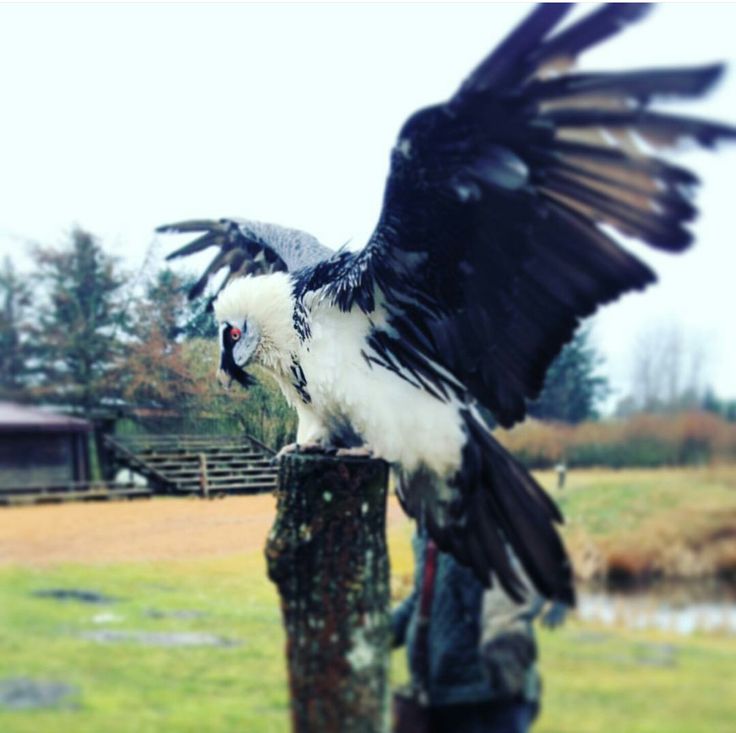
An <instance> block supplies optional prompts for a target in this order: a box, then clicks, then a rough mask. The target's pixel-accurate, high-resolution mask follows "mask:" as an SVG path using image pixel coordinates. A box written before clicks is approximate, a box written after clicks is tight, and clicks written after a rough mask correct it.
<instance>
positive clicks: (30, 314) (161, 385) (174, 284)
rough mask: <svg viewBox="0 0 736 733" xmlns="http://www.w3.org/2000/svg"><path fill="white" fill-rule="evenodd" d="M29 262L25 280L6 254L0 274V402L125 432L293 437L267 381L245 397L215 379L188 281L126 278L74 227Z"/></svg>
mask: <svg viewBox="0 0 736 733" xmlns="http://www.w3.org/2000/svg"><path fill="white" fill-rule="evenodd" d="M31 260H32V262H33V269H32V270H31V271H30V272H28V273H24V274H20V273H19V272H18V270H17V268H16V267H15V266H14V264H13V262H12V261H11V260H10V259H9V258H6V259H5V261H4V263H3V264H2V266H1V267H0V400H12V401H18V402H26V403H33V404H44V405H56V406H59V407H61V408H63V409H64V410H66V411H68V412H70V413H73V414H78V415H80V416H82V417H85V418H89V419H93V420H95V419H99V418H103V417H109V416H114V417H118V418H121V420H120V423H121V425H122V429H123V430H130V431H140V430H145V431H147V432H168V431H176V432H232V431H246V432H249V433H251V434H254V435H256V437H258V438H260V439H261V440H264V441H265V442H268V443H270V444H273V445H279V444H281V443H284V442H287V441H288V440H289V439H291V438H292V436H293V433H294V431H295V417H294V415H293V414H292V412H291V410H290V409H289V408H288V406H287V405H286V403H285V402H284V400H283V398H282V397H281V395H280V394H279V393H278V391H277V390H276V389H274V386H273V385H272V384H270V383H269V382H268V378H267V377H266V376H265V375H262V378H261V379H259V384H258V385H256V386H255V387H253V388H252V389H251V390H248V391H247V392H246V391H243V390H240V389H233V390H231V391H229V392H225V391H224V390H223V389H222V388H221V387H220V385H219V383H217V381H216V380H215V372H216V368H217V360H218V347H217V343H216V339H215V336H216V333H217V331H216V327H215V323H214V321H213V318H212V315H211V313H210V312H208V310H207V303H206V301H205V300H201V301H195V302H194V303H190V302H189V301H188V300H187V292H188V290H189V289H190V288H191V286H192V284H193V282H194V278H193V277H187V276H182V275H181V274H178V273H176V272H174V271H173V270H171V269H170V268H168V267H159V268H149V270H150V271H147V272H143V273H142V274H134V273H132V272H130V271H129V270H127V269H126V268H125V267H124V265H123V263H122V261H121V260H120V259H119V258H116V257H114V256H112V255H110V254H109V253H107V252H106V251H105V249H104V248H103V246H102V244H101V242H100V241H99V240H98V239H97V238H96V237H94V236H93V235H92V234H90V233H89V232H86V231H84V230H82V229H75V230H73V231H72V232H71V234H70V236H69V238H68V241H66V242H64V243H63V244H61V245H60V246H55V247H50V246H47V247H41V246H39V247H35V248H34V250H33V251H32V253H31ZM259 376H261V375H259Z"/></svg>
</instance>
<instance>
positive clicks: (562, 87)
mask: <svg viewBox="0 0 736 733" xmlns="http://www.w3.org/2000/svg"><path fill="white" fill-rule="evenodd" d="M568 10H569V6H568V5H562V4H550V5H542V6H539V7H538V8H537V9H536V10H534V11H533V12H532V13H531V14H530V15H529V16H528V17H527V19H526V20H525V21H524V22H523V23H522V24H521V25H520V26H519V27H518V28H517V29H516V30H515V31H513V32H512V33H511V35H510V36H508V38H506V40H505V41H503V43H501V45H500V46H499V47H498V48H497V49H496V50H495V51H494V52H493V53H491V54H490V55H489V56H488V58H486V59H485V60H484V61H483V62H482V63H481V64H480V66H478V68H477V69H476V70H475V71H474V72H473V73H472V74H471V75H470V76H469V77H468V78H467V80H466V81H465V82H464V83H463V85H462V86H461V88H460V90H459V91H458V92H457V93H456V94H455V96H454V97H452V98H451V99H450V100H449V101H448V102H447V103H445V104H441V105H437V106H434V107H429V108H427V109H424V110H421V111H419V112H417V113H416V114H415V115H413V116H412V117H411V118H410V119H409V120H408V121H407V122H406V124H405V125H404V127H403V129H402V130H401V132H400V135H399V139H398V142H397V144H396V146H395V148H394V150H393V152H392V158H391V171H390V175H389V178H388V181H387V185H386V191H385V198H384V204H383V210H382V213H381V216H380V220H379V223H378V226H377V228H376V230H375V232H374V234H373V235H372V237H371V239H370V241H369V243H368V245H367V246H366V247H365V249H364V250H363V251H362V252H359V253H357V254H355V255H353V256H352V257H351V259H350V261H349V262H348V261H347V260H346V259H345V257H344V256H343V257H342V258H341V259H340V258H336V259H335V270H334V271H332V272H330V267H329V266H328V265H327V264H324V265H321V266H319V267H318V268H316V270H315V277H314V281H313V284H314V286H315V287H316V286H320V287H325V286H326V287H327V290H328V293H329V294H331V295H332V297H333V299H334V302H336V303H337V304H338V305H339V306H340V307H341V308H343V309H348V308H350V307H352V306H353V305H354V304H357V305H359V306H360V307H362V308H364V309H367V310H370V309H371V308H372V307H373V306H374V300H373V297H374V293H376V292H377V293H380V296H379V297H381V298H382V301H383V305H384V306H385V308H386V310H387V312H388V321H387V326H386V327H385V328H378V329H376V330H375V331H374V335H373V336H372V344H371V345H372V347H373V351H374V353H375V354H376V355H377V356H376V357H375V358H376V360H380V361H381V362H382V363H383V364H384V365H386V366H388V368H395V369H396V370H400V371H401V372H402V374H403V375H404V376H406V377H407V378H409V379H411V380H413V381H415V382H416V383H418V384H421V385H422V386H424V387H425V388H427V389H429V390H431V391H433V392H434V393H436V394H437V395H438V396H440V397H442V396H443V395H446V394H448V393H450V392H452V391H454V392H456V393H460V394H462V393H463V391H464V390H465V391H466V394H467V392H469V393H470V394H471V395H472V396H473V397H474V398H475V399H477V400H478V401H479V402H480V403H481V404H482V405H484V406H485V407H487V408H488V409H490V410H491V412H492V413H493V414H494V416H495V417H496V419H497V420H498V421H499V422H500V423H501V425H503V426H510V425H512V424H513V423H514V422H516V421H518V420H519V419H521V418H523V416H524V414H525V411H526V401H527V400H528V399H529V398H534V397H536V396H537V395H538V393H539V391H540V390H541V388H542V386H543V381H544V375H545V372H546V371H547V369H548V367H549V365H550V363H551V362H552V360H553V359H554V358H555V356H556V355H557V354H558V353H559V351H560V350H561V348H562V346H563V345H564V344H565V342H567V341H568V340H569V339H570V338H571V336H572V334H573V333H574V331H575V329H576V327H577V325H578V324H579V322H580V319H581V318H583V317H585V316H588V315H590V314H591V313H592V312H593V311H594V310H595V309H596V308H597V307H598V306H599V305H601V304H603V303H606V302H609V301H611V300H613V299H615V298H617V297H618V296H619V295H621V294H622V293H624V292H626V291H628V290H633V289H641V288H644V287H645V286H646V285H647V284H649V283H651V282H652V281H653V280H654V279H655V278H654V274H653V272H652V271H651V270H650V269H649V268H648V267H647V266H646V265H645V264H643V263H642V262H641V261H639V260H638V259H637V258H636V257H634V256H633V255H632V254H630V253H628V252H627V251H626V250H625V249H623V248H622V247H621V246H619V245H618V244H617V243H616V241H615V240H614V239H613V238H612V237H611V236H610V235H609V233H608V232H607V231H606V230H605V228H602V226H601V225H608V226H609V227H611V228H613V229H614V230H616V231H617V232H619V233H621V234H624V235H626V236H629V237H633V238H635V239H638V240H641V241H642V242H645V243H647V244H649V245H651V246H653V247H656V248H659V249H662V250H665V251H668V252H679V251H681V250H683V249H685V248H686V247H687V246H688V245H689V244H690V242H691V238H692V237H691V234H690V232H689V231H688V229H687V228H686V225H687V224H688V222H690V221H691V220H692V219H693V218H694V216H695V214H696V209H695V207H694V205H693V202H692V188H693V186H694V184H695V183H696V182H697V181H696V177H695V176H694V175H693V174H692V173H691V172H689V171H688V170H685V169H683V168H682V167H678V166H676V165H673V164H671V163H670V162H667V161H666V160H663V159H661V158H659V157H657V152H658V151H660V150H665V149H670V148H673V147H675V146H677V145H678V144H679V143H680V142H682V141H691V142H693V143H695V144H697V145H700V146H704V147H712V146H713V145H714V144H715V143H716V142H717V141H719V140H721V139H724V138H735V137H736V129H734V128H732V127H728V126H725V125H721V124H717V123H713V122H710V121H704V120H698V119H692V118H686V117H682V116H679V115H673V114H665V113H662V112H655V111H652V109H651V107H652V103H653V102H654V101H657V100H661V99H662V98H666V97H697V96H700V95H702V94H703V93H705V92H706V91H707V90H708V89H709V88H710V87H711V86H712V85H713V84H714V82H715V81H716V80H717V79H718V78H719V76H720V75H721V72H722V68H721V66H720V65H710V66H704V67H700V68H678V69H662V70H647V71H624V72H614V73H576V72H574V71H573V70H572V67H573V65H574V62H575V61H576V59H577V57H578V56H579V55H580V54H581V53H582V52H583V51H585V50H586V49H587V48H589V47H591V46H593V45H595V44H597V43H599V42H600V41H602V40H604V39H606V38H608V37H609V36H612V35H614V34H615V33H617V32H619V31H620V30H621V29H622V28H623V27H624V26H626V25H627V24H629V23H631V22H634V21H636V20H638V19H639V18H641V17H642V15H643V14H644V13H645V12H646V10H647V8H646V6H643V5H640V4H614V5H608V6H604V7H602V8H601V9H598V10H596V11H594V12H592V13H590V14H589V15H588V16H586V17H584V18H583V19H581V20H580V21H578V22H577V23H575V24H573V25H571V26H569V27H568V28H566V29H563V30H560V31H557V32H555V28H556V26H557V25H558V24H559V22H560V21H561V19H562V18H563V16H564V15H565V14H566V13H567V12H568ZM376 286H377V287H376Z"/></svg>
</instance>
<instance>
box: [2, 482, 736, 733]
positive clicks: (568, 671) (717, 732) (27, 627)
mask: <svg viewBox="0 0 736 733" xmlns="http://www.w3.org/2000/svg"><path fill="white" fill-rule="evenodd" d="M606 480H607V479H606ZM618 480H620V481H621V482H622V483H626V482H627V481H628V482H632V481H633V482H634V484H632V485H635V482H636V477H628V478H627V477H625V476H623V475H621V474H619V477H618ZM605 485H606V484H605V481H604V482H603V484H602V486H605ZM576 486H577V485H572V486H571V487H570V490H569V492H568V493H567V494H566V495H565V503H566V504H567V509H568V511H569V512H571V513H572V514H573V516H574V517H575V518H576V521H582V520H580V517H584V516H586V513H587V514H589V516H590V518H591V522H590V524H591V527H592V529H591V532H593V533H595V532H599V531H603V529H600V530H599V529H596V527H595V525H594V523H592V519H593V518H595V517H598V518H599V519H600V521H601V522H602V523H603V524H602V525H601V527H603V525H605V522H606V521H607V520H606V517H605V516H601V515H605V514H607V512H608V511H609V509H610V508H611V506H610V505H611V504H614V505H616V504H618V500H619V498H620V497H619V495H618V494H617V493H616V492H613V494H614V495H613V497H612V498H610V501H609V502H603V503H602V504H600V503H599V502H600V501H602V500H600V499H599V498H596V497H594V496H592V495H591V496H584V493H585V492H583V491H582V489H580V487H579V486H577V488H576ZM639 486H640V488H639V489H636V488H633V489H631V491H630V492H629V493H628V494H627V496H628V499H627V501H631V502H632V503H633V504H634V508H633V509H632V511H631V513H630V514H629V515H627V513H626V511H625V509H624V508H623V507H622V510H621V516H622V519H621V521H622V522H628V521H629V520H631V518H632V516H633V517H636V515H637V512H638V511H639V510H638V509H636V504H637V501H638V497H639V495H641V494H642V492H646V491H648V489H646V488H644V489H642V488H641V483H640V484H639ZM622 491H623V489H622ZM652 491H654V489H652ZM608 492H609V489H606V488H602V489H601V493H602V494H606V493H608ZM632 494H633V495H632ZM621 496H623V493H622V495H621ZM729 496H730V494H729ZM729 500H730V499H729ZM595 507H597V508H595ZM0 519H2V516H1V515H0ZM631 521H633V520H631ZM636 521H639V520H636ZM641 521H644V520H641ZM605 531H608V530H607V529H606V530H605ZM409 536H410V528H409V526H408V525H400V526H398V527H396V528H395V529H394V530H393V531H392V533H391V537H390V544H391V550H392V562H393V567H394V571H395V575H396V577H397V578H399V579H400V578H402V577H404V576H406V575H407V574H408V573H409V572H410V564H411V559H410V551H409V547H408V539H409ZM48 588H81V589H87V590H93V591H97V592H101V593H105V594H108V595H110V596H115V597H116V598H117V599H118V600H117V601H116V602H115V603H111V604H107V605H89V604H82V603H79V602H74V601H63V602H60V601H56V600H52V599H48V598H40V597H36V596H34V595H32V593H33V592H34V591H37V590H41V589H48ZM182 611H185V612H198V614H199V615H197V614H194V615H193V617H184V618H182V617H177V616H176V615H172V612H182ZM152 612H153V613H152ZM100 614H106V615H107V616H106V621H105V622H104V623H100V618H99V615H100ZM190 616H192V614H190ZM95 617H98V619H97V622H95ZM103 620H105V618H104V617H103ZM101 629H111V630H113V629H114V630H133V631H161V632H163V631H167V632H184V631H187V632H191V631H200V632H209V633H213V634H216V635H218V636H221V637H225V638H227V639H229V640H235V641H237V642H239V644H238V645H233V646H229V647H224V648H215V647H179V648H167V647H157V646H143V645H140V644H137V643H133V642H126V643H120V642H118V643H115V644H101V643H98V642H95V641H90V640H86V639H83V638H80V634H82V633H84V632H89V631H95V630H96V631H99V630H101ZM283 643H284V640H283V634H282V630H281V623H280V613H279V608H278V604H277V598H276V593H275V591H274V589H273V588H272V586H271V585H270V583H269V582H268V580H267V579H266V577H265V568H264V562H263V559H262V556H261V554H260V553H259V552H254V553H250V554H248V555H240V556H236V557H230V558H224V559H223V558H216V559H210V560H198V561H191V560H188V561H180V562H166V563H156V564H151V563H138V564H125V565H108V566H99V565H97V566H81V565H76V566H69V567H61V568H56V569H49V570H31V569H1V570H0V681H1V680H2V679H4V678H9V677H15V678H17V677H27V678H32V679H38V680H50V681H61V682H66V683H68V684H71V685H73V686H75V687H77V688H78V689H79V695H78V697H77V698H76V699H75V700H73V702H72V705H70V706H69V707H67V708H66V709H55V710H46V711H38V710H34V711H13V712H9V711H0V731H2V733H39V732H40V731H53V733H123V732H126V733H179V732H181V733H183V732H185V731H186V732H191V733H233V732H234V731H247V733H266V732H269V733H286V731H288V730H289V725H288V714H287V707H286V706H287V692H286V687H285V671H284V661H283ZM540 649H541V656H542V672H543V676H544V686H545V695H544V708H543V714H542V717H541V720H540V722H539V724H538V726H537V727H536V729H535V730H537V731H539V733H576V732H578V731H581V732H583V733H597V732H598V731H600V732H601V733H603V732H604V731H605V733H721V732H722V733H731V732H732V731H734V730H736V695H734V694H733V691H734V678H735V676H736V638H734V637H727V636H708V635H697V636H692V637H676V636H672V635H667V634H654V633H651V632H632V631H623V630H611V629H603V628H596V627H592V626H584V625H582V624H581V623H579V622H576V621H575V620H572V621H570V622H569V623H568V624H567V625H566V626H565V627H564V628H563V629H561V630H558V631H554V632H549V631H541V632H540ZM393 667H394V678H395V679H397V680H400V679H401V678H402V677H403V676H404V675H405V670H404V663H403V655H402V654H401V653H398V654H395V655H394V660H393Z"/></svg>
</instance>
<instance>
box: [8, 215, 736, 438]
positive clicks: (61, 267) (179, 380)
mask: <svg viewBox="0 0 736 733" xmlns="http://www.w3.org/2000/svg"><path fill="white" fill-rule="evenodd" d="M31 259H32V262H33V263H34V264H33V269H32V271H30V272H29V273H26V274H20V273H19V272H18V270H17V269H16V268H15V267H14V265H13V263H12V261H11V260H10V259H6V260H5V262H4V263H3V264H2V266H1V267H0V399H5V400H15V401H23V402H29V403H42V404H49V405H59V406H62V407H63V408H65V409H67V410H68V411H70V412H74V413H77V414H80V415H82V416H85V417H88V418H95V417H96V416H99V415H101V414H110V413H112V414H117V415H120V416H124V418H125V420H124V421H123V426H124V427H125V429H129V430H146V431H158V432H168V431H178V432H190V431H191V432H230V431H233V430H245V431H247V432H249V433H251V434H252V435H254V436H255V437H257V438H259V439H260V440H262V441H264V442H266V443H268V444H270V445H273V446H278V445H281V444H283V443H285V442H288V441H289V440H291V439H293V436H294V433H295V426H296V419H295V415H294V414H293V412H292V411H291V410H290V409H289V408H288V406H287V405H286V403H285V402H284V400H283V398H282V397H281V395H280V393H279V391H278V390H277V389H276V388H275V385H273V384H272V383H271V382H270V381H269V379H268V378H267V377H266V375H263V374H260V375H258V376H259V384H258V385H257V386H255V387H254V388H252V389H250V390H248V391H244V390H241V389H239V388H234V389H233V390H231V391H228V392H225V391H224V390H223V389H222V388H221V386H220V385H219V384H218V383H217V382H216V380H215V379H214V374H215V371H216V366H217V358H218V354H217V352H218V346H217V343H216V338H215V337H216V326H215V323H214V320H213V318H212V315H211V313H210V312H208V309H207V302H206V299H199V300H198V301H194V302H193V303H192V302H189V301H188V299H187V292H188V290H189V289H190V288H191V286H192V285H193V283H194V281H195V278H194V277H193V276H186V275H182V274H180V273H178V272H175V271H173V270H172V269H170V268H168V267H165V266H158V267H155V266H149V267H147V268H146V270H145V271H144V272H142V273H138V274H135V275H134V274H133V273H131V272H130V271H129V270H127V269H126V268H125V266H124V264H123V262H122V261H121V260H120V259H119V258H116V257H114V256H112V255H110V254H109V253H108V252H106V251H105V249H104V247H103V245H102V243H101V242H100V241H99V240H98V239H97V238H96V237H95V236H93V235H92V234H90V233H89V232H87V231H84V230H83V229H80V228H77V229H75V230H73V231H72V232H71V233H70V235H69V237H68V240H67V241H65V242H63V243H62V244H61V245H59V246H38V247H36V248H35V249H34V250H33V252H32V258H31ZM673 339H674V340H673ZM648 343H649V344H650V345H651V344H652V343H654V341H653V340H652V339H651V338H650V339H648ZM668 344H669V346H668ZM637 354H638V356H637V359H638V361H636V362H635V370H638V377H637V379H636V380H635V381H634V384H635V385H637V388H638V392H637V391H636V389H635V390H632V394H631V395H630V396H629V397H628V399H625V400H623V401H622V405H623V407H622V411H626V410H628V411H629V412H636V411H642V410H646V411H659V412H662V411H667V409H668V408H672V409H674V408H677V409H680V408H682V407H683V406H685V407H693V406H696V407H700V408H702V409H706V410H711V411H712V412H716V413H719V414H721V415H722V416H723V417H726V418H727V419H733V418H736V405H734V404H733V403H728V402H723V401H720V400H718V399H717V398H716V397H715V396H714V395H713V394H712V392H709V391H707V390H705V391H703V390H701V391H700V392H698V393H697V394H696V391H695V390H694V389H693V388H692V380H691V381H690V382H688V380H687V379H686V374H691V375H692V374H694V373H695V372H696V371H697V370H696V369H695V366H693V364H696V362H697V360H696V361H694V362H693V363H692V364H690V363H689V362H688V363H686V361H687V360H686V354H685V349H684V347H683V344H682V340H681V339H680V340H679V341H678V340H677V339H675V338H674V337H671V338H670V340H669V341H666V340H664V341H662V343H661V344H660V346H659V348H658V349H657V351H656V352H654V351H653V350H652V349H651V348H650V349H648V350H644V349H639V350H637ZM662 354H664V355H665V356H664V357H663V356H661V355H662ZM675 357H677V358H675ZM601 362H602V360H601V357H600V355H599V354H598V352H597V351H596V349H595V347H594V345H593V343H592V339H591V332H590V328H589V327H583V328H581V329H580V330H579V331H578V332H577V334H576V335H575V337H574V338H573V340H572V341H571V342H570V343H569V344H568V345H567V346H566V347H565V348H564V349H563V351H562V352H561V354H560V355H559V356H558V358H557V359H556V360H555V362H554V363H553V364H552V367H551V368H550V370H549V372H548V374H547V378H546V382H545V386H544V389H543V391H542V393H541V395H540V396H539V398H538V399H536V400H535V401H533V402H531V403H530V405H529V413H530V415H531V416H532V417H534V418H536V419H538V420H543V421H559V422H565V423H572V424H577V423H581V422H584V421H589V420H596V419H597V418H598V416H599V410H600V406H601V404H602V402H603V401H604V400H605V399H606V398H607V397H608V396H609V394H610V388H609V384H608V380H607V378H606V377H605V376H604V375H602V374H601V368H602V363H601ZM697 363H698V364H699V362H697ZM664 364H667V365H668V367H669V371H668V372H666V370H665V366H664ZM665 373H667V374H669V377H668V379H667V380H664V381H663V380H662V379H659V380H658V379H657V375H658V374H659V375H660V376H661V375H663V374H665ZM657 385H660V386H661V385H664V387H661V388H660V387H658V386H657ZM688 390H689V391H688ZM696 398H697V401H698V404H697V405H693V404H692V400H693V399H696ZM688 400H689V402H688ZM686 402H687V404H685V403H686Z"/></svg>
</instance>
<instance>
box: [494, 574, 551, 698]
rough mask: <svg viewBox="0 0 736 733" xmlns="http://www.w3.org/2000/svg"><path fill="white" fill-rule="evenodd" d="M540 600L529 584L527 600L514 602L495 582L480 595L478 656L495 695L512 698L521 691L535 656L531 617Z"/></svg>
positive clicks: (538, 607) (539, 604) (535, 647)
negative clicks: (481, 600)
mask: <svg viewBox="0 0 736 733" xmlns="http://www.w3.org/2000/svg"><path fill="white" fill-rule="evenodd" d="M542 606H543V600H542V598H540V597H539V596H538V595H536V594H535V593H534V592H533V591H532V590H531V588H530V586H528V593H527V596H526V600H525V601H524V602H523V603H516V602H515V601H513V600H512V599H511V598H509V596H508V595H507V594H506V593H505V592H504V590H503V589H502V588H501V587H500V584H499V583H498V582H496V583H494V585H493V587H492V588H490V589H489V590H487V591H486V592H485V593H484V595H483V605H482V612H481V614H482V615H481V640H480V649H481V658H482V659H483V662H484V664H485V668H486V671H487V673H488V676H489V678H490V682H491V686H492V688H493V691H494V694H496V695H498V696H499V697H509V698H515V697H519V696H521V695H522V694H523V692H524V686H525V683H526V674H527V671H528V670H529V668H530V667H531V666H532V664H533V663H534V661H535V660H536V658H537V646H536V643H535V641H534V632H533V630H532V620H533V619H534V617H535V616H536V615H537V614H538V613H539V612H540V610H541V608H542Z"/></svg>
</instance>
